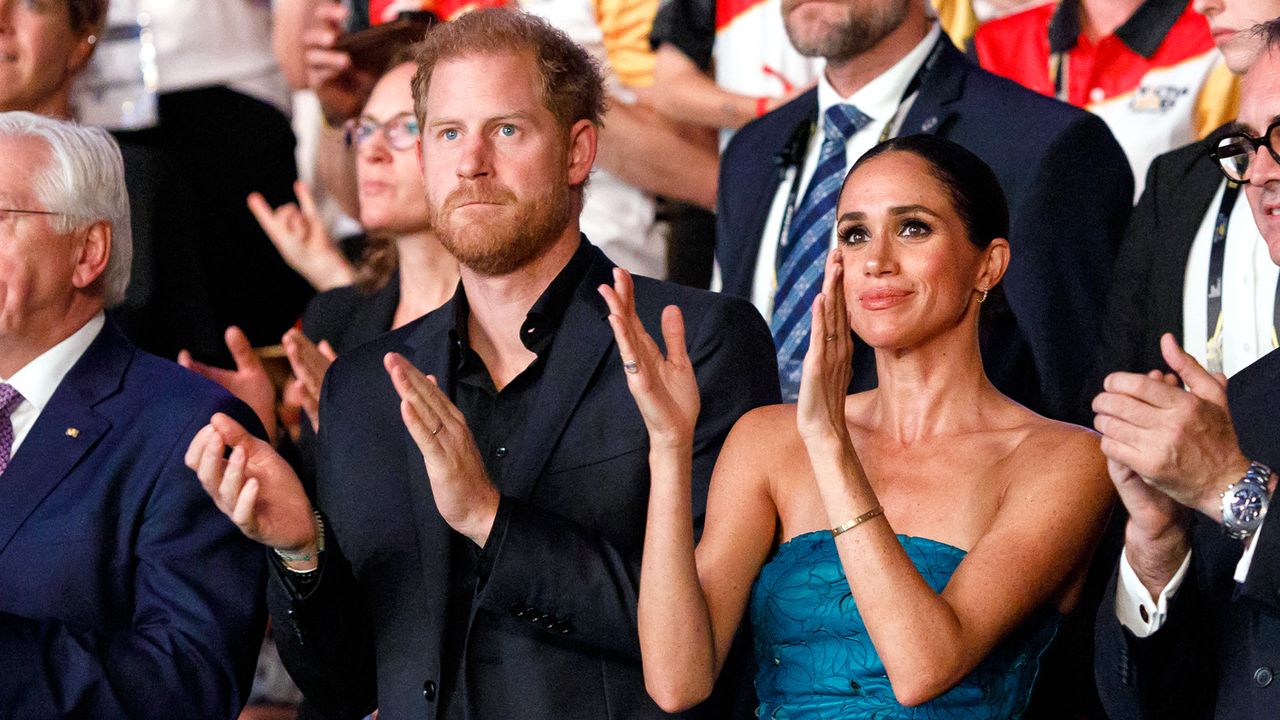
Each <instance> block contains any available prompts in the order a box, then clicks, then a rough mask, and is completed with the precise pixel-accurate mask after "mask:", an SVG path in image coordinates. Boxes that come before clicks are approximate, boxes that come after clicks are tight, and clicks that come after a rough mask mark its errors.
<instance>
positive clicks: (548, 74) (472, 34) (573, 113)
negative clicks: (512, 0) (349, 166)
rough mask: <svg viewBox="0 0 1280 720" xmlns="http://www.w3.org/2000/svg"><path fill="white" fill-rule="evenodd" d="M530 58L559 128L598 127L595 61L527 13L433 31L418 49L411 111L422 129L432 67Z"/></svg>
mask: <svg viewBox="0 0 1280 720" xmlns="http://www.w3.org/2000/svg"><path fill="white" fill-rule="evenodd" d="M505 53H530V54H531V55H533V60H534V64H535V71H536V75H537V77H538V81H539V85H540V88H539V90H540V93H541V95H542V102H543V104H544V105H545V106H546V107H547V109H548V110H550V111H551V112H552V114H553V115H555V116H556V120H557V121H558V122H559V123H560V125H561V126H562V127H564V128H566V129H567V128H569V127H571V126H573V124H574V123H576V122H578V121H579V120H590V121H591V122H592V123H594V124H596V125H599V124H600V117H601V116H602V115H603V114H604V79H603V77H602V76H601V74H600V68H599V66H598V65H597V64H596V61H595V60H594V59H592V57H591V56H590V55H588V54H587V51H586V50H583V49H582V48H581V47H580V46H579V45H578V44H577V43H575V42H573V41H572V40H570V39H569V36H568V35H565V34H564V33H563V32H561V31H559V30H557V29H556V28H554V27H552V26H551V24H550V23H548V22H547V21H545V20H543V19H542V18H539V17H537V16H535V15H530V14H528V13H523V12H518V11H513V10H502V9H487V10H476V11H474V12H469V13H467V14H465V15H463V16H462V17H459V18H457V19H456V20H450V21H449V22H447V23H444V24H442V25H439V26H437V27H435V28H433V29H432V30H431V31H430V32H428V33H427V37H426V39H424V40H423V41H422V42H421V43H419V45H418V52H417V57H416V58H415V60H416V61H417V63H418V73H417V74H416V75H414V77H413V107H414V112H415V113H416V114H417V116H418V124H419V125H420V126H422V127H423V128H424V129H425V128H426V114H427V113H426V109H427V108H426V106H427V90H428V89H429V88H430V86H431V74H432V73H433V72H434V71H435V68H436V65H438V64H440V63H441V62H444V61H446V60H454V59H457V58H463V57H468V56H475V55H500V54H505Z"/></svg>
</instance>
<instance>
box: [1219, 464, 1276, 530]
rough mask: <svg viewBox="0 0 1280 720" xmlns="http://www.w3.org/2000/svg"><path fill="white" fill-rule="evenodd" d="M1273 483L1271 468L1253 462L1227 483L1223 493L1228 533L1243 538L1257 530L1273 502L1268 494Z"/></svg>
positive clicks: (1225, 528)
mask: <svg viewBox="0 0 1280 720" xmlns="http://www.w3.org/2000/svg"><path fill="white" fill-rule="evenodd" d="M1270 483H1271V468H1269V467H1267V466H1266V465H1263V464H1262V463H1260V462H1250V463H1249V470H1248V471H1247V472H1245V474H1244V477H1242V478H1240V481H1239V482H1234V483H1231V484H1230V485H1228V486H1227V489H1226V490H1224V491H1223V493H1222V528H1223V530H1225V531H1226V533H1227V535H1230V536H1231V537H1233V538H1235V539H1236V540H1244V539H1245V538H1247V537H1249V536H1250V535H1252V534H1254V533H1255V532H1257V531H1258V528H1259V527H1261V526H1262V519H1263V518H1265V517H1266V516H1267V505H1269V504H1270V502H1271V497H1270V495H1268V494H1267V485H1268V484H1270Z"/></svg>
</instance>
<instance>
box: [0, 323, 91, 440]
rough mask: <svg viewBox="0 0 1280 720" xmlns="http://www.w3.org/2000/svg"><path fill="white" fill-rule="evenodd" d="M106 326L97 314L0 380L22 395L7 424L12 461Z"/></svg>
mask: <svg viewBox="0 0 1280 720" xmlns="http://www.w3.org/2000/svg"><path fill="white" fill-rule="evenodd" d="M105 323H106V316H105V315H104V314H103V313H101V312H99V313H98V314H97V315H94V316H93V319H91V320H89V322H87V323H85V324H84V325H83V326H82V327H81V328H80V329H79V330H77V331H75V332H74V333H71V335H70V336H69V337H67V339H66V340H63V341H62V342H60V343H58V344H57V345H54V346H53V347H51V348H49V349H48V350H46V351H44V353H42V354H41V355H39V356H37V357H36V359H34V360H32V361H31V362H29V363H27V364H26V365H24V366H23V367H22V369H20V370H18V372H16V373H14V374H13V377H11V378H9V379H8V380H5V379H3V378H0V383H6V384H8V385H10V386H12V387H13V389H15V390H17V391H18V392H19V393H20V394H21V395H22V402H20V403H18V407H17V408H16V409H15V410H14V411H13V414H12V415H11V416H10V417H9V420H10V422H12V423H13V448H12V452H13V454H12V455H10V457H11V458H12V457H13V455H17V454H18V448H19V447H20V446H21V445H22V441H23V439H24V438H26V436H27V433H29V432H30V431H31V426H32V425H35V424H36V419H37V418H39V417H40V413H41V412H42V411H43V410H44V408H45V406H46V405H48V404H49V398H51V397H53V393H54V392H55V391H57V389H58V386H59V385H61V384H62V378H64V377H66V376H67V373H68V372H70V371H71V368H72V367H73V366H74V365H75V364H76V362H78V361H79V360H80V356H82V355H84V351H85V350H88V349H89V345H91V344H92V343H93V340H94V338H96V337H98V333H99V332H101V331H102V326H103V325H104V324H105Z"/></svg>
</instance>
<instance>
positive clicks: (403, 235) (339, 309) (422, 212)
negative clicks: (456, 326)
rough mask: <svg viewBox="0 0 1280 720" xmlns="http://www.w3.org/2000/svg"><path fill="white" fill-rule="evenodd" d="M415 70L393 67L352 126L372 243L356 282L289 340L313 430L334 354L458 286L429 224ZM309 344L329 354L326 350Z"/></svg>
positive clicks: (319, 304)
mask: <svg viewBox="0 0 1280 720" xmlns="http://www.w3.org/2000/svg"><path fill="white" fill-rule="evenodd" d="M415 70H416V66H415V65H414V64H413V63H402V64H400V65H397V66H395V67H393V68H392V69H391V70H390V71H389V72H387V73H386V74H385V75H383V76H382V79H381V80H379V81H378V84H377V85H376V86H374V89H373V93H372V94H371V95H370V96H369V101H368V102H367V103H365V106H364V110H363V111H362V112H361V113H360V115H359V117H356V118H354V119H352V120H351V121H349V122H348V124H347V128H346V135H347V138H348V145H349V146H350V148H351V151H352V152H354V153H355V155H356V179H357V182H358V191H359V196H360V222H361V224H362V225H363V226H364V230H365V233H366V234H367V235H368V237H369V240H368V245H367V246H366V249H365V254H364V258H363V259H362V261H361V262H360V264H359V267H358V268H357V269H356V270H355V273H354V282H353V284H351V285H348V286H346V287H339V288H335V289H333V290H329V291H326V292H323V293H321V294H319V295H317V296H316V297H315V299H313V300H312V301H311V304H310V305H308V306H307V310H306V312H305V313H304V314H303V316H302V332H301V333H299V332H298V331H296V330H291V331H289V332H288V333H287V334H286V335H285V338H284V344H285V350H286V351H287V352H288V353H289V356H290V360H294V359H295V357H296V358H297V360H296V361H294V362H293V365H294V371H295V373H297V374H298V376H299V379H300V380H301V381H302V385H303V386H304V387H303V388H302V389H303V391H304V392H303V395H304V401H303V407H304V409H306V410H307V411H308V414H309V415H310V417H311V422H312V424H313V425H314V424H315V423H316V422H317V421H318V420H319V418H318V416H317V414H316V413H315V409H316V404H317V403H318V401H319V391H320V380H321V378H323V376H324V370H325V369H327V368H328V365H329V362H330V361H331V360H332V356H333V353H342V352H345V351H347V350H349V349H351V348H353V347H356V346H357V345H360V344H362V343H364V342H365V341H367V340H370V339H372V338H374V337H376V336H378V335H381V334H382V333H385V332H387V331H388V330H391V329H393V328H397V327H400V326H401V325H404V324H405V323H408V322H409V321H411V320H414V319H416V318H418V317H421V316H422V315H425V314H426V313H428V312H430V311H432V310H435V309H436V308H438V307H440V306H441V305H443V304H444V303H445V301H447V300H448V299H449V298H450V297H451V296H452V295H453V292H454V290H455V289H456V288H457V286H458V263H457V261H456V260H454V258H453V256H452V255H450V254H449V253H448V252H447V251H446V250H445V249H444V247H443V246H441V245H440V242H439V241H438V240H437V239H436V237H435V235H434V234H433V233H432V232H431V230H430V229H429V225H428V222H427V201H426V191H425V190H424V189H423V186H422V173H421V171H420V170H419V169H418V159H417V155H416V152H415V149H416V147H417V141H418V121H417V119H416V118H415V117H414V114H413V96H412V94H411V93H410V81H411V80H412V79H413V73H414V72H415ZM308 338H309V339H310V341H314V342H318V343H319V342H323V343H324V344H322V345H321V348H324V347H325V345H327V346H329V347H328V348H325V349H328V350H332V352H323V353H322V352H321V351H320V350H319V349H317V348H314V347H313V346H311V345H310V342H309V341H308ZM326 356H328V357H326ZM300 364H302V365H305V366H306V368H305V369H303V368H299V365H300ZM300 369H301V370H303V372H298V371H299V370H300Z"/></svg>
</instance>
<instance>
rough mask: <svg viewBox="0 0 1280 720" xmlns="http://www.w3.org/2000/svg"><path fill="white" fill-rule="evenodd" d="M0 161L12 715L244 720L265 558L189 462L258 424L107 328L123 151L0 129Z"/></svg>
mask: <svg viewBox="0 0 1280 720" xmlns="http://www.w3.org/2000/svg"><path fill="white" fill-rule="evenodd" d="M12 6H13V4H12V3H0V7H3V8H12ZM0 64H8V63H0ZM0 158H3V159H4V161H3V162H0V208H2V209H0V480H2V481H3V483H4V486H5V501H4V506H3V510H2V511H0V547H3V548H4V553H3V554H0V587H3V588H4V591H3V592H2V593H0V646H3V652H2V653H0V656H2V657H3V666H4V672H0V708H3V714H4V715H5V716H8V717H15V718H81V717H90V718H136V719H139V720H141V719H145V718H169V717H172V716H173V714H174V713H175V712H179V713H181V714H182V715H185V716H189V717H199V718H210V719H213V718H226V719H230V718H234V717H236V715H237V713H239V711H240V708H241V706H243V705H244V702H245V699H246V698H247V696H248V692H249V680H250V677H251V674H252V670H253V660H254V656H255V653H256V651H257V648H258V643H259V641H260V640H261V638H262V631H263V619H264V601H263V590H262V587H263V579H264V577H263V571H264V567H263V560H264V558H263V556H262V551H261V550H260V549H258V548H255V547H254V546H253V545H252V544H251V543H247V542H245V541H244V539H243V538H242V537H240V536H239V534H238V533H236V532H235V528H234V526H233V525H231V524H230V523H229V522H227V520H226V518H224V517H221V516H220V515H219V513H218V511H217V509H216V508H215V507H214V504H213V503H212V502H210V500H209V498H208V496H207V495H206V494H205V493H204V491H203V490H202V489H201V487H200V486H199V484H198V481H197V479H196V477H195V475H194V474H193V473H192V472H191V471H190V470H188V469H187V468H186V467H185V466H184V465H183V457H182V453H183V448H185V447H187V445H188V444H189V443H190V442H191V441H192V439H193V438H194V436H195V433H196V430H197V429H198V427H199V425H200V421H202V420H203V419H204V418H206V417H208V416H209V415H210V413H219V414H220V415H221V414H223V413H225V414H226V416H228V417H236V418H239V419H241V420H242V421H244V422H248V423H249V427H250V428H251V431H252V432H253V433H254V434H255V435H260V434H261V428H259V426H258V423H257V422H256V421H255V420H254V418H253V416H252V414H251V413H250V411H249V409H248V408H246V407H245V406H244V404H243V403H241V402H239V401H237V400H236V399H235V398H233V397H231V395H229V394H228V393H227V392H225V391H224V390H222V389H221V388H219V387H217V386H215V385H213V384H212V383H209V382H207V381H205V380H203V379H202V378H199V377H196V376H195V375H193V374H191V373H189V372H187V371H185V370H182V369H181V368H179V367H177V366H176V365H174V364H173V363H172V362H169V361H167V360H161V359H159V358H157V357H155V356H152V355H149V354H147V353H145V352H142V351H140V350H138V349H137V347H136V346H134V345H133V344H132V343H131V342H130V341H129V340H128V339H126V338H125V336H124V335H123V334H121V332H120V331H119V329H118V328H117V327H116V326H115V324H114V323H113V322H112V321H111V320H109V319H108V318H106V317H105V315H104V313H103V309H104V308H105V307H106V306H109V305H114V304H116V303H118V302H119V301H120V300H121V299H123V297H124V291H125V286H126V285H127V284H128V282H129V268H130V265H129V255H130V250H131V246H130V226H129V217H128V213H129V205H128V197H127V194H126V191H125V187H124V167H123V162H122V160H121V158H120V153H119V151H118V150H117V149H116V144H115V142H114V141H113V140H112V139H111V138H110V136H109V135H107V133H106V132H105V131H102V130H100V129H98V128H86V127H83V126H77V125H73V124H71V123H69V122H64V121H60V120H54V119H51V118H47V117H44V116H41V115H35V114H32V113H26V112H12V113H0Z"/></svg>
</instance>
